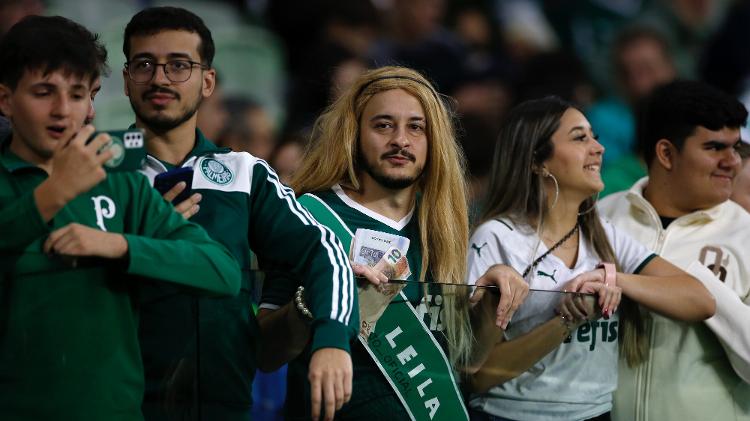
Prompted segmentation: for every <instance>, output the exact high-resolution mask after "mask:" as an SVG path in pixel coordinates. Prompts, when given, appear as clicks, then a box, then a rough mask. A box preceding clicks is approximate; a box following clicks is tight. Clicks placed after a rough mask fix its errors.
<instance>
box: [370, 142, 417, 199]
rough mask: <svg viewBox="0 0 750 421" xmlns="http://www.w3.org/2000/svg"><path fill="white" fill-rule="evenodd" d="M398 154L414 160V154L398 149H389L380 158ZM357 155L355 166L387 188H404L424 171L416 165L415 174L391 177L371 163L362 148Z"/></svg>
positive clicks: (411, 184) (412, 183)
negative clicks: (363, 153)
mask: <svg viewBox="0 0 750 421" xmlns="http://www.w3.org/2000/svg"><path fill="white" fill-rule="evenodd" d="M396 154H400V155H402V156H405V157H407V158H409V159H411V160H412V162H414V159H415V158H414V155H412V154H410V153H409V152H407V151H403V150H401V151H399V150H394V151H390V152H388V153H385V154H383V155H382V156H381V159H384V158H386V157H388V156H392V155H396ZM358 155H359V156H358V157H357V167H359V168H361V169H363V170H364V171H365V172H366V173H367V174H369V175H370V177H372V179H373V180H375V182H377V183H378V184H380V185H381V186H383V187H385V188H386V189H389V190H403V189H405V188H408V187H411V186H413V185H414V183H416V182H417V181H418V180H419V178H420V177H421V176H422V173H423V172H424V168H423V167H417V168H416V171H415V174H414V175H413V176H401V177H393V176H390V175H388V174H385V173H384V172H383V171H382V170H381V169H380V168H378V166H377V165H373V164H372V163H370V162H369V161H368V160H367V158H366V157H364V156H363V155H362V150H361V149H360V151H359V152H358Z"/></svg>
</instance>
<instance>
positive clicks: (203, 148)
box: [129, 124, 232, 170]
mask: <svg viewBox="0 0 750 421" xmlns="http://www.w3.org/2000/svg"><path fill="white" fill-rule="evenodd" d="M129 128H130V129H134V128H136V127H135V124H131V125H130V127H129ZM146 141H147V142H148V140H146ZM229 152H232V150H231V149H229V148H220V147H218V146H216V145H215V144H214V143H213V142H211V141H210V140H208V139H207V138H206V136H204V135H203V132H201V130H200V129H199V128H197V127H196V128H195V146H193V150H191V151H190V153H189V154H188V155H187V156H186V157H185V160H184V161H183V162H182V163H181V164H180V165H172V164H170V163H168V162H166V161H162V160H161V159H158V158H156V157H154V156H153V155H151V154H148V156H147V158H149V160H154V161H158V162H160V163H161V164H162V165H163V166H164V169H165V170H166V169H171V168H176V167H178V166H183V165H185V164H186V163H188V162H189V161H190V158H192V157H194V156H195V157H201V156H204V155H215V154H225V153H229Z"/></svg>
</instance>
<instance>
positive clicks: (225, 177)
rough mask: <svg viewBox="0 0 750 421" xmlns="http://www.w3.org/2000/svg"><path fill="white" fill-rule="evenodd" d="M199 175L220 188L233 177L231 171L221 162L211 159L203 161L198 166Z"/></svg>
mask: <svg viewBox="0 0 750 421" xmlns="http://www.w3.org/2000/svg"><path fill="white" fill-rule="evenodd" d="M200 167H201V173H203V176H204V177H206V179H207V180H208V181H210V182H212V183H216V184H218V185H220V186H224V185H226V184H229V182H231V181H232V178H233V177H234V176H233V174H232V171H231V170H230V169H229V168H228V167H227V166H226V165H224V164H222V163H221V162H219V161H217V160H215V159H213V158H207V159H204V160H203V162H201V164H200Z"/></svg>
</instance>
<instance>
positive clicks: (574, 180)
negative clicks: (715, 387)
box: [468, 97, 714, 421]
mask: <svg viewBox="0 0 750 421" xmlns="http://www.w3.org/2000/svg"><path fill="white" fill-rule="evenodd" d="M603 153H604V148H603V147H602V146H601V144H599V143H598V142H597V140H596V136H595V135H594V134H593V132H592V129H591V125H590V124H589V122H588V121H587V120H586V118H585V117H584V115H583V114H582V113H581V112H580V111H579V110H577V109H576V108H575V107H574V106H573V105H571V104H570V103H567V102H565V101H563V100H561V99H559V98H556V97H547V98H543V99H539V100H532V101H527V102H524V103H522V104H520V105H519V106H517V107H516V108H514V109H513V110H512V111H511V112H510V113H509V116H508V118H507V120H506V122H505V124H504V125H503V128H502V130H501V132H500V135H499V138H498V142H497V145H496V152H495V157H494V164H493V173H492V179H491V184H490V190H489V193H488V201H487V207H486V211H485V213H484V216H483V222H482V224H481V225H480V226H479V227H478V228H477V229H476V231H475V232H474V234H473V235H472V237H471V239H470V242H469V244H470V245H471V250H470V251H469V259H468V265H469V269H468V279H469V281H470V280H471V279H474V278H476V274H477V273H482V272H483V271H484V270H485V269H486V268H487V267H489V266H490V265H494V264H505V265H509V266H511V267H513V268H514V269H515V270H516V271H518V273H519V274H521V276H522V277H523V278H524V279H525V280H526V281H527V282H528V283H529V285H530V287H531V288H532V289H540V290H549V291H559V292H564V291H568V292H583V293H592V294H595V295H597V296H598V299H596V300H593V299H592V300H589V301H586V299H585V298H581V297H580V296H579V297H573V298H571V297H570V294H543V293H535V294H539V295H540V296H544V297H547V298H545V299H542V300H534V299H533V297H530V298H529V299H528V300H527V301H526V302H525V303H524V304H523V305H522V306H521V307H520V308H519V310H518V312H517V313H516V315H515V317H514V322H515V324H516V325H517V326H519V327H518V328H515V329H514V323H512V324H511V325H510V326H509V328H508V330H506V331H505V333H504V337H503V340H501V341H500V342H499V343H497V344H496V345H495V347H494V349H493V350H492V351H491V353H490V356H489V358H488V359H487V360H486V362H485V363H484V365H483V366H482V367H481V368H480V369H479V371H478V372H477V373H475V374H474V375H472V376H470V377H469V379H468V380H469V387H470V388H471V389H472V391H473V392H474V395H473V396H472V398H471V400H470V405H469V406H470V407H471V408H472V411H473V412H472V419H477V420H517V421H521V420H530V419H533V420H546V419H570V420H584V419H602V420H607V419H609V411H610V409H611V406H612V404H611V402H612V392H613V391H614V389H615V388H616V385H617V361H618V350H619V349H622V350H623V354H624V356H625V358H626V360H627V361H628V363H630V364H638V363H639V361H641V360H642V358H643V355H644V350H645V349H646V348H645V347H646V346H648V344H646V343H645V341H644V335H643V333H644V332H643V328H642V324H641V323H640V315H639V314H638V305H642V306H645V307H647V308H649V309H651V310H653V311H655V312H658V313H660V314H663V315H666V316H668V317H672V318H675V319H680V320H688V321H689V320H696V321H697V320H703V319H706V318H708V317H710V316H711V315H712V314H713V311H714V302H713V297H712V296H711V295H710V294H709V293H708V291H706V289H705V288H704V287H703V286H702V285H701V284H700V282H698V281H697V280H695V279H694V278H692V277H690V276H689V275H687V274H686V273H685V272H683V271H682V270H680V269H678V268H677V267H676V266H673V265H672V264H670V263H669V262H667V261H666V260H664V259H661V258H660V257H658V256H656V255H655V254H653V253H652V252H651V251H649V250H647V249H646V248H645V247H644V246H642V245H641V244H639V243H637V242H636V241H634V240H632V239H631V238H630V237H628V236H627V235H625V234H624V233H623V232H621V231H618V230H617V229H616V228H615V227H614V226H612V225H611V224H609V223H607V222H606V221H603V220H601V219H600V217H599V215H598V213H597V210H596V199H597V197H598V194H599V192H600V191H601V190H602V189H603V188H604V184H603V183H602V180H601V176H600V168H601V164H602V155H603ZM620 294H622V305H618V303H619V301H620ZM532 295H533V294H532ZM557 295H559V296H563V297H565V298H562V299H559V300H558V299H557V298H555V299H554V300H552V299H550V298H548V297H550V296H557ZM566 296H567V297H566ZM540 302H542V303H544V304H541V305H540V304H539V303H540ZM532 326H533V327H532Z"/></svg>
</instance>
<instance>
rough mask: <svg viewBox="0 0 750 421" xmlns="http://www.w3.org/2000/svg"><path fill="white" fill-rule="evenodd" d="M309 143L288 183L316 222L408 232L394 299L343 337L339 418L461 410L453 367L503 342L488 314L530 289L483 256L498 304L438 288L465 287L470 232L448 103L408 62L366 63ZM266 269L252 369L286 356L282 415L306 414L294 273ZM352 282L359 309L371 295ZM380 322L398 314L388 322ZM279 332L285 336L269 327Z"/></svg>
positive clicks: (503, 318) (346, 230)
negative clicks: (260, 347) (352, 339)
mask: <svg viewBox="0 0 750 421" xmlns="http://www.w3.org/2000/svg"><path fill="white" fill-rule="evenodd" d="M311 142H312V143H311V147H310V148H309V150H308V151H307V154H306V156H305V159H304V160H303V164H302V167H301V168H300V169H298V170H297V171H296V172H295V174H294V176H293V179H292V181H291V185H292V187H293V188H294V189H295V191H296V192H297V193H299V194H304V195H303V196H301V197H300V202H301V203H303V204H304V205H305V206H306V207H307V208H308V210H309V211H310V212H311V213H312V214H313V215H314V216H315V218H316V219H318V220H319V221H320V222H321V223H324V224H326V225H328V226H330V227H331V228H332V229H334V231H335V232H336V234H337V235H338V236H339V238H340V239H341V241H342V242H343V243H344V244H349V243H350V241H349V239H351V238H352V237H353V236H354V235H355V234H356V231H357V229H368V230H372V231H378V232H379V233H378V234H375V236H376V237H377V236H380V237H382V238H385V239H386V241H389V239H393V238H396V239H398V237H405V238H406V239H408V240H409V247H408V251H406V254H407V260H408V265H409V267H410V269H411V275H410V276H408V277H407V278H406V280H407V281H409V282H410V283H409V284H408V285H406V286H405V288H404V289H403V291H402V292H401V294H400V295H396V296H395V298H393V299H392V300H391V301H390V304H388V299H385V301H384V306H385V307H386V309H385V311H384V313H383V317H381V318H380V319H379V320H378V321H377V324H376V327H375V328H374V329H373V330H372V331H371V333H370V334H369V337H368V338H369V339H368V338H365V335H364V334H362V333H360V336H359V342H357V343H356V344H355V345H354V346H353V347H352V360H353V362H354V384H353V390H352V398H351V401H350V402H349V403H348V404H347V405H344V406H343V408H342V409H341V410H340V411H339V412H337V413H336V419H344V420H348V419H351V420H362V419H388V420H402V419H403V420H406V419H410V418H411V419H434V420H458V419H468V414H467V413H466V409H465V408H464V406H463V402H462V398H461V394H460V392H459V391H458V390H457V385H456V381H455V379H454V378H453V366H455V367H456V368H458V369H459V370H460V371H466V372H471V371H473V370H474V369H475V368H476V367H478V366H479V365H481V362H482V361H483V360H484V358H485V357H486V355H487V352H488V351H489V349H490V347H491V345H492V344H494V342H496V341H497V340H498V339H499V335H500V333H501V332H500V329H496V328H494V326H495V323H496V324H497V325H498V326H501V327H502V328H505V326H506V325H507V322H508V320H510V317H511V316H512V314H513V312H514V311H515V309H516V308H517V306H518V305H520V303H521V302H522V301H523V300H524V298H525V296H526V294H527V292H528V286H527V285H526V283H525V281H524V280H523V279H521V277H520V275H518V274H517V273H515V271H513V270H512V269H510V270H508V269H509V268H508V267H506V266H501V265H498V266H493V267H492V268H490V269H489V270H488V271H487V273H486V274H485V275H484V276H482V277H481V278H480V279H479V280H478V281H477V284H478V285H494V286H497V287H499V288H500V289H501V291H502V295H501V300H500V302H498V300H497V299H496V297H491V295H490V294H486V295H484V299H483V298H482V296H483V294H484V289H483V288H479V289H478V293H476V294H474V296H472V297H471V303H473V304H477V303H480V302H481V305H479V306H475V307H474V311H471V312H470V311H469V307H470V303H469V296H470V292H471V290H470V289H469V288H465V287H461V286H459V287H454V286H449V285H442V284H445V283H448V284H463V283H465V268H466V255H467V251H468V250H467V242H468V232H469V227H468V224H469V222H468V216H467V215H468V211H467V203H466V184H465V179H464V165H463V155H462V152H461V149H460V146H459V145H458V143H457V141H456V138H455V134H454V129H453V126H452V119H451V116H450V114H449V111H448V108H447V107H446V106H445V104H444V103H443V100H442V98H441V97H440V95H439V94H438V93H437V91H436V90H435V89H434V88H433V87H432V85H431V84H430V83H429V82H428V81H427V80H426V79H425V78H424V77H423V76H422V75H421V74H419V73H418V72H416V71H414V70H411V69H407V68H402V67H383V68H379V69H374V70H372V71H369V72H367V73H365V74H363V75H361V76H360V77H359V78H358V79H357V80H356V81H355V82H354V84H353V85H352V87H351V88H350V89H349V90H347V91H346V92H345V93H344V94H343V95H342V96H341V97H340V98H339V99H338V100H337V101H336V102H334V104H332V105H331V106H330V107H329V108H328V109H327V110H326V112H324V113H323V114H322V115H321V116H320V117H319V118H318V120H317V122H316V125H315V127H314V130H313V134H312V139H311ZM336 227H338V228H336ZM398 240H401V239H398ZM390 241H397V240H390ZM403 242H404V243H405V241H403ZM401 251H402V252H403V251H404V250H401ZM373 254H376V253H373ZM381 254H382V253H381ZM269 276H270V277H272V278H273V279H271V281H269V282H267V284H266V285H265V286H264V290H263V300H262V303H261V312H260V313H259V319H260V322H261V329H262V331H263V334H264V344H265V345H266V347H265V349H264V352H263V354H262V355H261V362H262V367H263V368H264V369H273V368H275V367H276V366H278V365H280V364H283V363H284V362H286V361H288V360H289V359H291V358H295V357H296V359H295V360H294V361H293V362H291V363H290V365H289V376H288V386H287V405H286V409H287V416H288V417H290V418H294V419H303V418H306V417H308V416H309V413H308V412H307V407H308V405H306V402H307V401H308V400H310V399H311V398H313V397H312V396H310V395H309V394H307V393H306V391H305V389H304V385H305V378H306V377H307V373H306V370H305V361H306V360H307V358H309V354H308V352H307V351H306V350H305V351H304V352H302V351H303V349H304V348H305V345H306V342H307V335H308V334H307V331H306V329H305V327H304V324H302V323H301V320H303V319H304V316H302V315H301V314H300V312H298V311H297V310H298V306H297V305H296V304H297V303H296V301H298V300H296V297H295V289H296V288H297V287H298V285H297V284H298V281H297V280H296V279H295V278H294V277H293V276H285V275H281V274H278V273H276V274H271V275H269ZM415 281H421V282H425V284H422V285H420V284H417V283H415ZM376 283H378V284H379V282H376ZM380 286H383V285H380ZM387 286H388V287H392V285H387ZM362 291H367V290H366V289H363V290H361V291H360V296H359V299H360V300H361V305H360V310H362V309H363V308H373V307H377V306H378V305H379V304H378V303H373V302H372V301H376V300H372V301H370V300H369V299H365V298H363V297H365V295H363V292H362ZM370 296H372V295H368V297H370ZM293 298H295V301H292V302H291V303H290V300H292V299H293ZM382 307H383V306H381V308H382ZM496 308H497V311H496V310H495V309H496ZM360 316H361V319H362V325H363V326H362V327H361V331H365V332H367V331H369V326H366V325H365V323H366V321H367V320H366V316H365V312H364V311H363V312H362V314H361V315H360ZM470 318H471V319H472V320H471V322H472V323H471V325H470ZM388 320H391V321H394V322H393V323H394V324H391V325H390V327H385V326H389V325H388V323H386V322H387V321H388ZM472 325H473V326H472ZM358 327H359V326H358ZM472 327H473V328H474V329H472ZM281 329H284V330H285V331H287V332H288V333H287V334H286V335H283V336H281V335H276V334H274V332H278V331H279V330H281ZM373 338H374V340H373ZM394 338H397V339H394ZM387 344H390V346H389V345H387ZM300 352H302V354H301V355H299V356H298V355H297V354H300ZM417 355H418V356H417ZM327 415H328V413H327Z"/></svg>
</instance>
